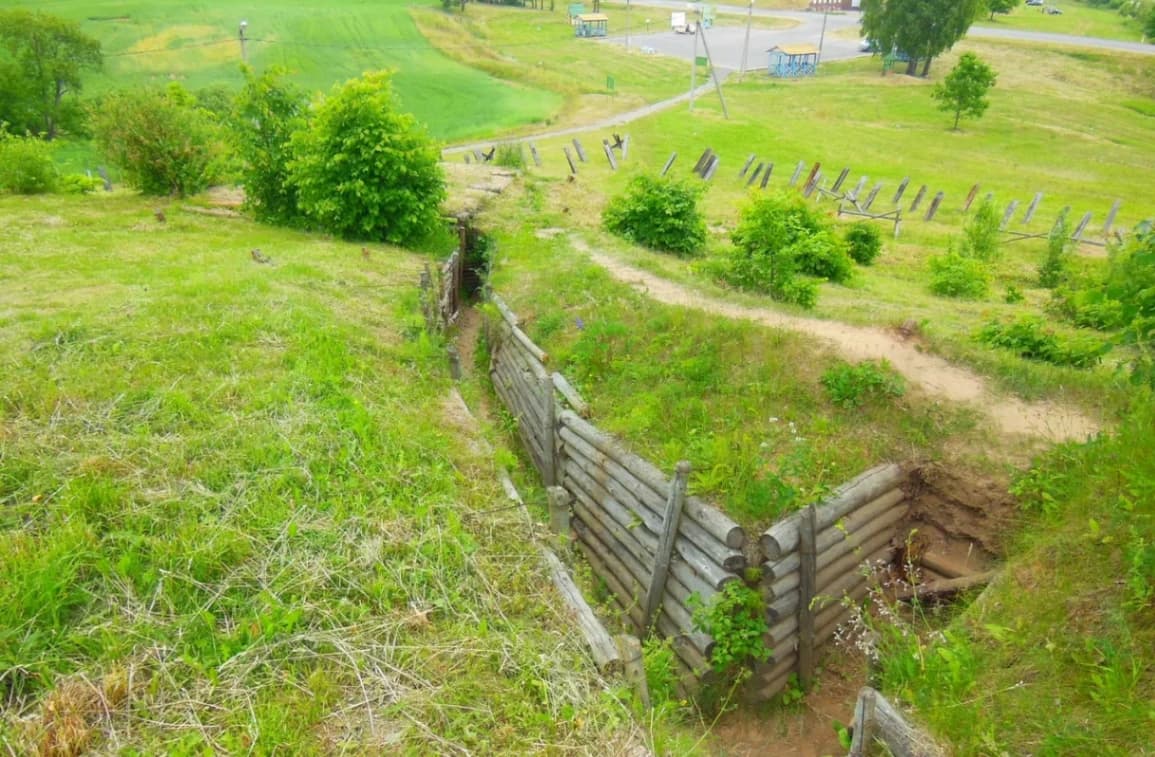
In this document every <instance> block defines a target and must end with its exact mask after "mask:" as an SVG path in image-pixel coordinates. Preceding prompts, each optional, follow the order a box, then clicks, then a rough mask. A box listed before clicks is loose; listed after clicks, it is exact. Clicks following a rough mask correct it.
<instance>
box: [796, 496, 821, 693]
mask: <svg viewBox="0 0 1155 757" xmlns="http://www.w3.org/2000/svg"><path fill="white" fill-rule="evenodd" d="M801 515H802V520H801V521H800V522H799V523H798V557H799V564H798V578H799V583H798V682H799V684H800V685H801V686H802V690H803V691H809V690H810V684H811V683H812V682H813V679H814V612H813V611H812V609H811V607H810V605H811V603H812V602H813V601H814V591H815V588H814V582H815V577H816V575H817V573H818V554H817V551H816V545H815V541H816V538H817V535H818V534H817V531H818V523H817V516H816V515H815V512H814V505H813V504H811V505H809V506H808V507H807V508H806V509H805V510H803V511H802V513H801Z"/></svg>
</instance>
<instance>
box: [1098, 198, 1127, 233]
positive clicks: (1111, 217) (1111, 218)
mask: <svg viewBox="0 0 1155 757" xmlns="http://www.w3.org/2000/svg"><path fill="white" fill-rule="evenodd" d="M1122 204H1123V201H1122V200H1115V202H1114V204H1112V205H1111V210H1110V211H1109V212H1108V213H1107V220H1106V221H1104V222H1103V236H1107V235H1108V234H1110V233H1111V227H1112V226H1114V225H1115V215H1116V214H1118V212H1119V206H1120V205H1122Z"/></svg>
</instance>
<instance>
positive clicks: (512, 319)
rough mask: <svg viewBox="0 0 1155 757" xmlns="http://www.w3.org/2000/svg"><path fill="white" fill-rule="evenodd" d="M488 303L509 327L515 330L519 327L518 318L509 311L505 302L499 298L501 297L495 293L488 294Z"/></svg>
mask: <svg viewBox="0 0 1155 757" xmlns="http://www.w3.org/2000/svg"><path fill="white" fill-rule="evenodd" d="M489 301H490V302H492V303H493V304H494V306H496V307H497V312H499V313H501V317H502V318H503V319H504V320H505V322H506V323H508V324H509V325H510V327H512V328H517V327H518V326H520V325H521V321H520V320H518V317H517V316H516V315H514V313H513V311H512V310H510V309H509V306H508V305H506V304H505V300H503V299H502V298H501V295H499V294H498V293H497V292H490V293H489Z"/></svg>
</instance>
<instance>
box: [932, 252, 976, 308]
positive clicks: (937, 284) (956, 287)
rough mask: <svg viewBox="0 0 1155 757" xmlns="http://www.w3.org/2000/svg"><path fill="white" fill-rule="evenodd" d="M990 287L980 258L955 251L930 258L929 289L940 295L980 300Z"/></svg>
mask: <svg viewBox="0 0 1155 757" xmlns="http://www.w3.org/2000/svg"><path fill="white" fill-rule="evenodd" d="M989 288H990V274H988V273H987V268H986V266H985V265H983V262H982V261H981V260H976V259H974V258H966V257H963V256H962V255H959V254H958V253H956V252H948V253H947V254H946V255H934V256H932V257H931V258H930V291H932V292H934V293H935V294H937V295H939V296H940V297H958V298H960V299H967V300H981V299H982V298H983V297H986V295H987V290H988V289H989Z"/></svg>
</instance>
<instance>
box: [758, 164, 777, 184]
mask: <svg viewBox="0 0 1155 757" xmlns="http://www.w3.org/2000/svg"><path fill="white" fill-rule="evenodd" d="M773 172H774V164H773V163H770V165H768V166H766V173H764V174H762V183H761V184H759V185H758V188H759V189H765V188H766V185H767V184H769V183H770V174H772V173H773Z"/></svg>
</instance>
